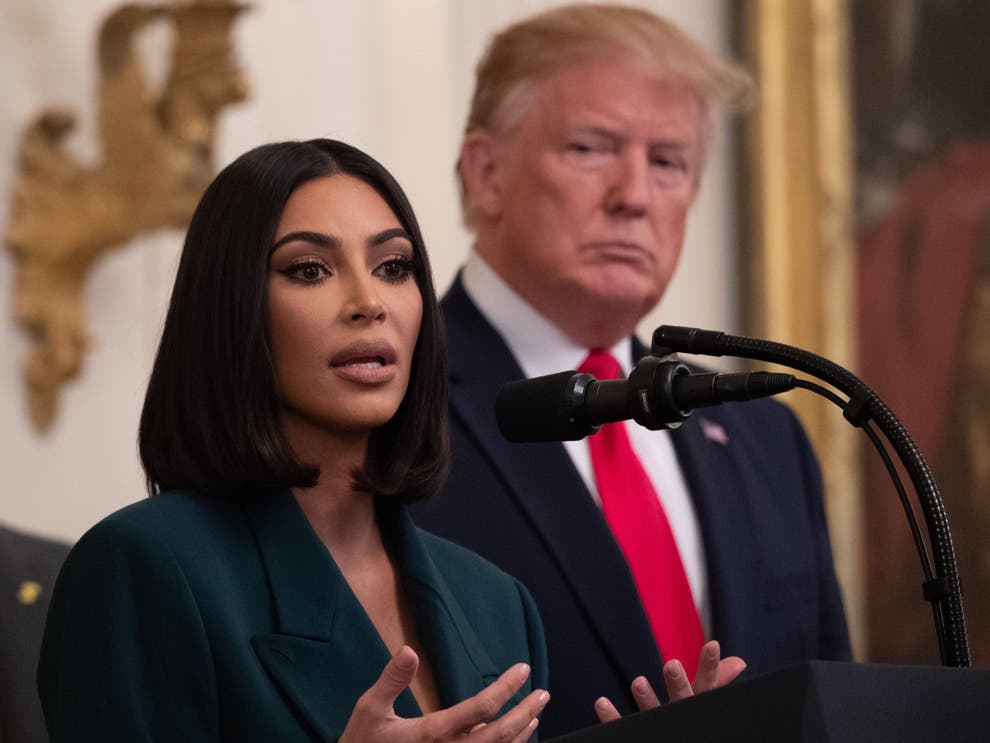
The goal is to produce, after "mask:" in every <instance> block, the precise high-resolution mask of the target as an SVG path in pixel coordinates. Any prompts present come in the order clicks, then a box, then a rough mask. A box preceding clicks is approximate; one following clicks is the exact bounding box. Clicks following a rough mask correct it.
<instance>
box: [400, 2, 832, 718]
mask: <svg viewBox="0 0 990 743" xmlns="http://www.w3.org/2000/svg"><path fill="white" fill-rule="evenodd" d="M749 86H750V83H749V79H748V77H747V76H746V75H745V73H744V72H742V71H741V70H739V69H738V68H736V67H735V66H733V65H730V64H728V63H726V62H724V61H722V60H720V59H718V58H716V57H713V56H712V55H710V54H709V53H707V52H706V51H704V50H703V49H701V48H700V47H699V46H698V45H697V44H696V43H695V42H693V41H692V40H690V39H689V38H687V37H686V36H685V35H684V34H683V33H682V32H680V31H679V30H678V29H677V28H676V27H673V26H672V25H670V24H669V23H667V22H666V21H664V20H662V19H660V18H658V17H657V16H655V15H653V14H651V13H648V12H646V11H641V10H637V9H632V8H623V7H619V6H567V7H563V8H558V9H555V10H551V11H548V12H546V13H542V14H540V15H538V16H534V17H533V18H531V19H527V20H525V21H522V22H520V23H518V24H516V25H514V26H511V27H509V28H507V29H506V30H504V31H503V32H501V33H500V34H498V35H496V36H495V37H494V39H493V41H492V43H491V45H490V47H489V49H488V51H487V52H486V55H485V57H484V58H483V59H482V61H481V63H480V65H479V67H478V77H477V83H476V89H475V94H474V98H473V101H472V107H471V111H470V113H469V117H468V122H467V127H466V132H465V138H464V142H463V145H462V149H461V154H460V160H459V163H458V174H459V178H460V182H461V189H462V194H463V206H464V211H465V217H466V220H467V222H468V224H469V225H470V226H471V227H472V228H473V230H474V233H475V238H476V239H475V243H474V246H473V251H472V253H471V255H470V257H469V258H468V261H467V264H466V266H465V267H464V269H463V271H462V272H461V273H460V275H459V276H458V278H457V281H456V282H455V284H454V286H453V287H452V288H451V290H450V291H449V293H448V294H447V296H446V298H445V299H444V302H443V310H444V316H445V321H446V327H447V338H448V345H449V353H450V358H451V364H450V365H451V382H452V387H451V395H452V400H451V411H452V418H453V435H454V468H453V474H452V477H451V479H450V482H449V484H448V486H447V488H446V490H445V491H444V492H442V493H440V494H439V495H438V496H437V497H436V498H434V499H433V500H432V501H431V502H430V503H428V504H425V505H424V506H422V507H420V508H419V509H418V510H417V511H416V513H415V517H416V518H417V520H418V521H419V523H420V524H421V525H423V526H425V527H426V528H428V529H430V530H432V531H435V532H437V533H438V534H440V535H442V536H445V537H448V538H450V539H453V540H455V541H459V542H461V543H462V544H464V545H466V546H468V547H470V548H471V549H474V550H476V551H478V552H480V553H481V554H482V555H484V556H485V557H487V558H488V559H490V560H492V561H494V562H495V563H497V564H499V565H500V566H501V567H503V568H504V569H505V570H507V571H508V572H509V573H511V574H513V575H515V576H517V577H518V578H520V579H521V580H522V581H523V582H524V583H525V584H526V585H527V587H528V588H529V589H530V591H531V592H532V594H533V596H534V598H535V599H536V602H537V605H538V607H539V610H540V613H541V615H542V618H543V622H544V626H545V628H546V634H547V640H548V646H549V659H550V691H551V694H552V695H553V701H552V703H551V704H550V705H549V706H548V708H547V709H546V711H545V713H544V717H543V720H542V722H541V727H540V730H541V734H542V735H544V736H546V737H553V736H556V735H560V734H563V733H565V732H567V731H569V730H573V729H576V728H579V727H584V726H586V725H591V724H593V723H594V722H595V711H597V712H598V713H599V714H601V712H602V710H601V709H600V708H596V706H595V700H596V699H597V698H598V696H599V695H603V694H604V695H605V696H607V697H609V698H610V699H611V700H612V701H613V702H614V703H615V706H616V707H617V708H618V709H619V710H620V711H622V712H626V711H633V710H635V709H636V708H637V707H643V700H642V698H641V697H640V694H639V689H638V686H637V685H636V684H634V685H633V687H632V689H630V687H629V679H631V678H633V677H635V676H637V675H639V674H643V675H645V676H646V677H647V679H648V680H649V681H650V682H651V683H652V685H653V687H654V688H658V689H659V688H662V686H663V684H662V681H663V679H662V678H661V676H660V668H661V664H662V662H663V660H667V661H670V660H671V658H679V659H680V660H681V661H683V667H681V666H680V665H677V664H674V665H673V670H674V671H675V672H678V671H679V672H680V673H687V675H688V676H690V675H692V673H693V670H692V668H693V665H694V663H695V662H697V656H696V655H695V656H694V657H691V655H692V652H693V651H692V650H691V649H692V648H693V649H697V648H700V643H701V641H702V640H703V639H705V638H707V639H718V640H719V641H720V643H721V649H722V651H723V652H724V653H726V654H734V655H739V656H742V657H743V658H744V660H745V661H746V662H747V663H748V667H749V668H748V672H749V673H753V672H760V671H764V670H767V669H770V668H773V667H776V666H780V665H784V664H787V663H792V662H797V661H801V660H805V659H810V658H834V659H848V658H849V644H848V636H847V631H846V625H845V619H844V615H843V610H842V604H841V600H840V595H839V589H838V585H837V582H836V578H835V573H834V568H833V566H832V559H831V550H830V546H829V540H828V534H827V528H826V523H825V517H824V510H823V504H822V495H821V478H820V474H819V470H818V466H817V463H816V462H815V459H814V456H813V454H812V452H811V449H810V447H809V445H808V442H807V440H806V438H805V436H804V433H803V431H802V429H801V427H800V425H799V424H798V422H797V420H796V419H795V417H794V416H793V415H792V414H791V413H790V411H789V410H787V409H786V408H785V407H784V406H782V405H780V404H778V403H775V402H756V403H749V404H746V405H736V406H726V407H724V408H713V409H707V410H704V411H699V412H698V413H697V414H695V415H694V416H693V417H692V418H691V419H690V420H689V421H688V422H687V423H686V424H685V425H684V426H683V427H682V428H680V429H679V430H677V431H673V432H660V433H654V432H650V431H648V430H646V429H644V428H641V427H639V426H636V425H635V424H632V423H631V422H630V423H628V424H616V426H618V427H619V428H613V429H609V430H610V431H612V433H610V434H609V436H616V437H619V438H621V441H622V443H621V444H617V445H616V446H617V447H618V448H620V449H621V450H622V451H623V452H624V454H623V455H622V456H624V457H626V458H627V459H629V458H631V460H632V461H633V462H634V464H633V465H629V464H624V465H622V468H621V469H622V471H623V473H624V474H629V473H631V472H632V470H633V469H635V470H636V471H637V472H638V473H639V474H638V475H636V477H635V478H632V479H636V480H637V483H638V484H637V485H636V486H635V487H633V486H630V485H628V482H623V483H621V484H620V485H619V486H616V485H615V483H614V482H613V481H612V478H613V477H614V474H610V466H611V465H610V464H609V461H608V457H609V456H613V455H611V454H609V453H607V452H606V453H602V452H601V451H600V449H601V447H598V448H597V449H596V445H595V444H594V441H593V440H594V439H597V438H600V437H602V436H603V434H604V433H605V431H604V429H603V431H602V432H601V433H599V434H596V435H595V436H593V437H589V438H588V439H586V440H584V441H579V442H568V443H567V444H566V445H561V444H557V443H549V444H543V443H541V444H511V443H509V442H507V441H506V440H505V439H504V438H503V437H502V436H501V435H500V433H499V431H498V429H497V427H496V423H495V419H494V415H493V404H494V400H495V397H496V394H497V392H498V390H499V388H500V387H501V385H502V384H504V383H505V382H508V381H511V380H514V379H519V378H522V377H535V376H540V375H543V374H549V373H553V372H558V371H563V370H566V369H578V368H581V366H582V365H583V364H589V363H592V362H594V361H595V360H601V359H603V358H604V359H608V360H609V363H611V364H614V365H617V366H618V368H619V374H620V376H621V375H622V374H628V373H629V371H630V369H631V367H632V365H633V363H634V361H635V359H638V358H639V357H640V356H642V355H643V353H644V351H645V349H644V347H643V346H642V344H641V343H639V342H638V341H637V340H636V339H635V338H634V336H633V334H634V332H635V328H636V325H637V323H638V322H639V320H641V319H642V318H643V317H644V315H645V314H646V313H647V312H649V311H650V310H651V309H652V308H653V307H654V306H655V305H656V304H657V302H658V301H659V300H660V298H661V296H662V295H663V292H664V290H665V288H666V286H667V284H668V282H669V281H670V278H671V276H672V274H673V272H674V269H675V267H676V264H677V260H678V257H679V254H680V250H681V245H682V242H683V236H684V229H685V223H686V219H687V213H688V209H689V208H690V206H691V203H692V201H693V199H694V197H695V195H696V193H697V191H698V186H699V179H700V175H701V171H702V166H703V162H704V156H705V150H706V145H707V141H708V138H709V128H710V118H711V113H712V109H713V107H715V106H716V105H719V104H720V103H726V102H727V103H729V104H730V105H731V104H732V103H733V102H734V101H739V100H741V99H743V98H745V97H746V96H747V95H748V93H749ZM587 368H591V367H587ZM596 376H601V375H600V374H596ZM617 440H618V439H617ZM630 450H631V453H630ZM615 451H618V449H615ZM613 464H614V463H613ZM630 477H631V475H630ZM633 491H635V492H636V496H635V498H634V496H633ZM633 500H636V505H635V506H631V505H630V503H632V501H633ZM658 503H659V504H660V506H661V508H657V504H658ZM640 508H645V509H646V510H649V509H650V508H652V509H653V510H654V511H660V515H659V516H657V515H656V514H654V513H650V514H649V519H653V521H648V520H647V518H646V516H640V515H639V514H640V513H645V512H643V511H637V510H635V509H640ZM646 523H650V524H653V523H656V524H657V525H658V526H657V528H656V529H655V530H653V531H650V532H649V533H648V534H647V536H646V537H645V539H644V538H643V537H642V534H640V536H639V537H636V536H633V537H630V536H629V531H630V529H631V530H632V531H637V530H638V531H639V532H640V533H642V531H643V529H642V525H643V524H646ZM650 528H651V529H652V528H653V527H652V526H651V527H650ZM637 538H638V539H639V542H637V541H636V539H637ZM651 550H655V551H652V552H651ZM661 550H666V552H662V551H661ZM657 565H661V566H662V569H661V570H659V571H657V570H656V567H657ZM651 571H652V572H651ZM668 579H669V580H668ZM667 583H669V585H666V584H667ZM661 584H664V585H661ZM668 613H670V614H672V615H676V616H675V617H674V619H673V620H670V618H669V617H667V618H666V619H665V618H664V617H665V614H668ZM668 620H669V621H670V622H671V623H672V624H674V625H676V627H675V629H673V630H671V629H669V628H668V627H666V626H665V622H667V621H668ZM671 638H673V639H671ZM664 647H667V648H668V651H664V649H663V648H664ZM671 668H672V667H671V664H670V663H668V665H667V667H666V668H665V672H668V671H670V670H671ZM593 710H594V711H593Z"/></svg>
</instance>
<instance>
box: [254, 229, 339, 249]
mask: <svg viewBox="0 0 990 743" xmlns="http://www.w3.org/2000/svg"><path fill="white" fill-rule="evenodd" d="M297 240H299V241H302V242H307V243H312V244H313V245H316V246H319V247H321V248H339V247H340V238H339V237H333V236H332V235H324V234H323V233H322V232H310V231H308V230H299V231H297V232H290V233H289V234H288V235H284V236H283V237H282V239H281V240H279V241H278V242H276V243H275V244H274V245H272V248H271V250H269V251H268V254H269V255H271V254H272V253H274V252H275V251H276V250H278V249H279V248H280V247H282V246H283V245H285V244H286V243H288V242H295V241H297Z"/></svg>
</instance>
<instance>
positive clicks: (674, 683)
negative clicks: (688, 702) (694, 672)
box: [663, 660, 694, 702]
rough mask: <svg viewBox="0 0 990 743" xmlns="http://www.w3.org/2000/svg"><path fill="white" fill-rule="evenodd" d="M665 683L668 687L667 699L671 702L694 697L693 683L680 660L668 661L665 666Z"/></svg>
mask: <svg viewBox="0 0 990 743" xmlns="http://www.w3.org/2000/svg"><path fill="white" fill-rule="evenodd" d="M663 681H664V684H666V686H667V698H668V699H670V701H671V702H677V701H679V700H681V699H687V698H688V697H690V696H694V689H692V688H691V681H690V680H689V679H688V677H687V674H686V673H685V672H684V666H683V665H681V662H680V661H679V660H671V661H667V662H666V663H665V664H664V666H663Z"/></svg>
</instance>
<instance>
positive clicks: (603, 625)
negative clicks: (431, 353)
mask: <svg viewBox="0 0 990 743" xmlns="http://www.w3.org/2000/svg"><path fill="white" fill-rule="evenodd" d="M444 316H445V319H446V321H447V337H448V344H449V347H450V349H451V353H450V357H451V405H452V407H453V409H454V414H455V415H457V416H458V417H460V419H461V420H462V421H463V422H464V424H465V426H466V427H467V428H468V429H469V430H470V431H471V432H472V434H473V435H474V436H475V437H476V439H477V442H478V444H479V446H481V447H482V448H483V449H484V450H485V451H486V452H487V454H488V456H489V457H490V458H491V460H492V463H493V468H494V470H495V471H497V472H498V473H500V475H501V476H502V477H503V479H504V482H505V486H506V488H507V489H508V491H509V492H510V494H511V496H512V497H513V498H514V499H515V501H516V503H517V504H518V506H519V508H520V509H521V510H522V511H523V512H524V513H526V514H527V516H528V518H529V519H530V521H531V522H532V524H533V527H534V529H535V530H536V531H537V532H538V533H539V534H540V536H541V538H542V539H543V540H544V542H545V543H546V544H547V545H548V547H549V549H550V551H551V553H552V554H553V555H554V558H555V561H556V563H557V567H558V569H559V571H560V572H561V573H562V574H563V575H564V576H565V578H566V580H567V583H568V586H567V587H565V586H561V590H566V588H569V589H570V590H571V591H572V592H573V594H574V596H575V597H576V599H577V601H578V603H579V604H580V605H581V607H582V608H583V610H584V612H585V614H586V615H587V617H588V619H589V621H590V622H591V624H592V625H594V626H595V628H596V629H597V631H598V634H599V636H600V637H601V638H602V643H603V644H604V646H605V647H606V650H607V651H608V652H609V653H610V654H611V655H612V657H613V658H614V659H615V660H616V661H617V663H618V664H619V666H620V668H621V669H622V670H623V673H624V674H625V675H626V677H627V678H629V679H632V678H634V677H635V676H637V675H639V674H640V673H643V669H644V668H659V667H660V656H659V654H658V652H657V649H656V643H655V642H654V640H653V636H652V633H651V631H650V627H649V623H648V621H647V619H646V615H645V612H644V610H643V607H642V604H641V603H640V602H639V601H638V600H637V598H636V596H637V592H636V588H635V584H634V583H633V579H632V575H631V574H630V572H629V567H628V565H627V563H626V561H625V559H624V558H623V556H622V553H621V552H620V550H619V547H618V545H617V544H616V542H615V539H614V538H613V537H612V533H611V531H609V529H608V526H607V525H606V523H605V520H604V519H603V518H602V515H601V511H600V510H599V508H598V506H597V505H596V504H595V502H594V501H593V500H592V498H591V495H590V493H588V489H587V488H586V487H585V485H584V482H583V481H582V480H581V476H580V475H579V474H578V472H577V470H576V469H575V468H574V464H573V463H572V462H571V460H570V458H569V457H568V455H567V452H566V450H565V449H564V447H563V446H562V445H561V444H559V443H535V444H513V443H510V442H509V441H507V440H506V439H505V438H504V437H503V436H502V434H501V432H500V431H499V430H498V426H497V423H496V421H495V414H494V409H495V408H494V406H495V396H496V394H497V392H498V389H499V388H500V387H501V385H502V384H504V383H505V382H509V381H512V380H516V379H521V378H522V377H523V376H524V375H523V373H522V370H521V369H520V368H519V366H518V364H517V363H516V362H515V360H514V359H513V357H512V354H511V352H510V351H509V349H508V348H507V347H506V345H505V343H504V342H503V341H502V339H501V337H500V336H499V335H498V333H497V332H496V331H495V330H494V328H492V326H491V325H490V324H489V323H488V321H487V320H486V319H485V318H484V317H483V316H482V315H481V313H480V312H479V311H478V309H477V307H475V305H474V303H473V302H472V301H471V299H470V298H469V297H468V296H467V293H466V292H465V291H464V288H463V286H462V284H461V282H460V279H458V280H457V281H456V282H455V283H454V285H453V286H452V287H451V289H450V291H449V292H448V294H447V296H446V297H445V299H444ZM549 492H553V493H555V497H554V498H552V499H551V498H547V497H543V494H544V493H549ZM577 652H579V651H577Z"/></svg>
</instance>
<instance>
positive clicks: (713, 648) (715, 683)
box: [595, 640, 746, 722]
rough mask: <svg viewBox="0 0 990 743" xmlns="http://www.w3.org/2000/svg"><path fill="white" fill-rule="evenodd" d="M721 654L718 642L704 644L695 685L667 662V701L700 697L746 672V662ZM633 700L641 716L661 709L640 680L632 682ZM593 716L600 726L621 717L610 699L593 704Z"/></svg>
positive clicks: (678, 666) (678, 667)
mask: <svg viewBox="0 0 990 743" xmlns="http://www.w3.org/2000/svg"><path fill="white" fill-rule="evenodd" d="M720 655H721V650H720V648H719V646H718V642H716V641H715V640H711V641H709V642H706V643H705V645H704V647H702V648H701V659H700V660H699V661H698V672H697V673H696V674H695V677H694V683H693V684H691V683H689V682H688V678H687V674H686V673H684V666H682V665H681V662H680V661H679V660H670V661H667V662H666V663H665V664H664V666H663V681H664V684H665V685H666V687H667V697H668V698H669V699H670V701H671V702H676V701H678V700H679V699H686V698H687V697H693V696H694V695H695V694H702V693H704V692H706V691H711V690H712V689H717V688H718V687H720V686H725V685H726V684H728V683H731V682H732V681H734V680H735V678H736V677H737V676H738V675H739V674H740V673H742V672H743V671H744V670H745V668H746V661H744V660H743V659H742V658H737V657H736V656H732V657H729V658H724V659H720V657H719V656H720ZM630 688H631V689H632V695H633V699H635V700H636V706H637V707H638V708H639V710H640V711H641V712H642V711H644V710H648V709H653V708H654V707H659V706H660V700H659V699H658V698H657V695H656V693H655V692H654V691H653V687H652V686H650V682H649V681H647V680H646V678H644V677H643V676H637V677H636V678H635V679H633V682H632V685H631V687H630ZM595 714H597V715H598V719H599V720H600V721H601V722H611V721H612V720H618V719H619V718H620V717H621V715H620V714H619V711H618V710H617V709H616V708H615V705H614V704H612V702H611V700H610V699H607V698H606V697H601V698H599V699H598V701H596V702H595Z"/></svg>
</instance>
